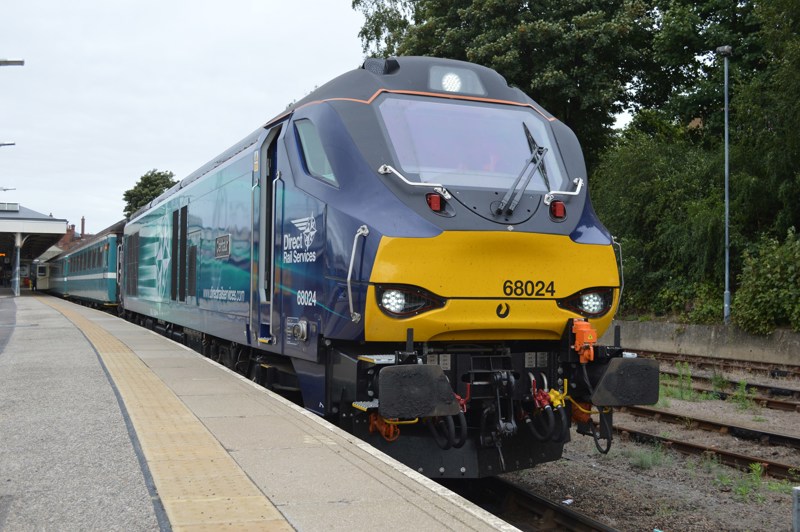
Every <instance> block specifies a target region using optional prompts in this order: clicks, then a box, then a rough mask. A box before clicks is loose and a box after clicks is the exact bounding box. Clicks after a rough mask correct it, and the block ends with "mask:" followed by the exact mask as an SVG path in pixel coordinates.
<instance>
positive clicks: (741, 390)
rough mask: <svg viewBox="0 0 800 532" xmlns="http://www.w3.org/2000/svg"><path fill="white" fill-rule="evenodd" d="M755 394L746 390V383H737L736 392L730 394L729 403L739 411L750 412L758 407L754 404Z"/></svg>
mask: <svg viewBox="0 0 800 532" xmlns="http://www.w3.org/2000/svg"><path fill="white" fill-rule="evenodd" d="M755 396H756V392H755V391H753V390H748V389H747V382H745V381H739V384H738V385H737V386H736V390H735V391H734V392H733V393H732V394H731V401H733V402H734V403H735V404H736V408H738V409H739V410H752V409H754V408H756V407H757V406H758V405H757V404H756V402H755Z"/></svg>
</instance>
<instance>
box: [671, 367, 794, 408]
mask: <svg viewBox="0 0 800 532" xmlns="http://www.w3.org/2000/svg"><path fill="white" fill-rule="evenodd" d="M661 374H662V375H669V376H670V377H671V378H675V379H676V380H680V378H681V377H682V375H681V373H680V372H678V371H672V370H664V369H662V370H661ZM691 381H692V384H693V385H694V384H696V383H703V386H702V387H698V389H700V390H702V391H708V392H715V393H718V394H720V395H731V393H732V392H727V391H725V390H729V389H733V390H735V389H737V388H738V387H739V386H740V384H739V382H740V381H736V380H731V379H720V377H718V376H717V377H706V376H703V375H691ZM720 384H723V386H720ZM719 388H724V389H723V390H720V389H719ZM745 390H746V391H747V392H751V393H755V394H757V397H755V398H754V400H755V401H757V402H758V401H764V402H768V401H774V402H776V403H785V404H786V407H785V408H783V407H781V406H778V407H776V408H778V409H781V410H782V409H788V410H797V411H798V412H800V403H798V402H796V401H784V400H780V399H773V398H774V397H787V398H792V399H800V388H787V387H784V386H775V385H773V384H758V383H751V382H747V383H745Z"/></svg>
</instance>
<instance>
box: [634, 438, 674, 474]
mask: <svg viewBox="0 0 800 532" xmlns="http://www.w3.org/2000/svg"><path fill="white" fill-rule="evenodd" d="M629 457H630V459H631V465H633V467H636V468H639V469H645V470H647V469H652V468H654V467H658V466H661V465H663V464H664V463H666V462H667V454H666V452H664V448H663V446H662V445H661V443H656V444H654V445H653V446H652V447H649V446H645V447H644V448H637V449H636V450H635V451H632V452H631V453H630V455H629Z"/></svg>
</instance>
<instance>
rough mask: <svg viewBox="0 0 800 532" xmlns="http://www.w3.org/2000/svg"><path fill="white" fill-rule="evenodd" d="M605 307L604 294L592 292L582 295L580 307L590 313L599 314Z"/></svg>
mask: <svg viewBox="0 0 800 532" xmlns="http://www.w3.org/2000/svg"><path fill="white" fill-rule="evenodd" d="M604 307H605V301H604V300H603V296H601V295H600V294H598V293H596V292H590V293H588V294H583V295H582V296H581V302H580V308H581V310H583V311H584V312H586V313H588V314H599V313H600V312H602V311H603V309H604Z"/></svg>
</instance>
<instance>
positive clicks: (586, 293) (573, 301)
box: [557, 288, 614, 318]
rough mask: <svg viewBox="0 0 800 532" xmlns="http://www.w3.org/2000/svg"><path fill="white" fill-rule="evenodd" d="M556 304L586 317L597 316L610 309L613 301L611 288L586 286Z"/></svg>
mask: <svg viewBox="0 0 800 532" xmlns="http://www.w3.org/2000/svg"><path fill="white" fill-rule="evenodd" d="M557 303H558V306H559V307H561V308H563V309H567V310H571V311H572V312H576V313H578V314H580V315H581V316H584V317H586V318H599V317H600V316H603V315H604V314H606V313H607V312H608V311H609V310H611V306H612V305H613V303H614V289H613V288H588V289H586V290H581V291H580V292H578V293H577V294H573V295H571V296H569V297H566V298H564V299H559V300H558V302H557Z"/></svg>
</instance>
